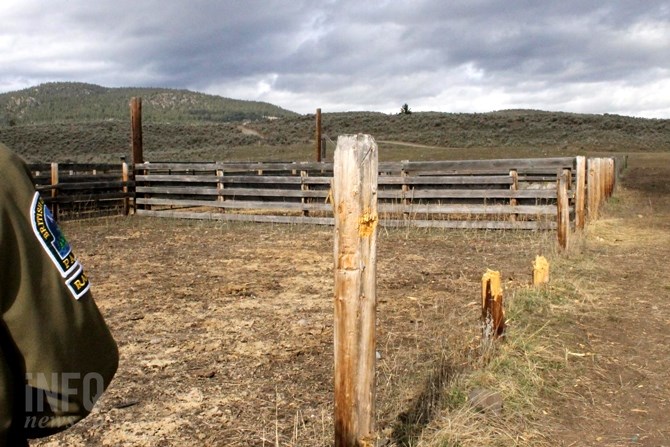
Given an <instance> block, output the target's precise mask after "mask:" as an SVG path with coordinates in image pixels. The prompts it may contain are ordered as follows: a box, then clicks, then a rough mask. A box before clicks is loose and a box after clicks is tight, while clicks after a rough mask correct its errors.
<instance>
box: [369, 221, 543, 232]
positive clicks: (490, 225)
mask: <svg viewBox="0 0 670 447" xmlns="http://www.w3.org/2000/svg"><path fill="white" fill-rule="evenodd" d="M380 225H381V226H383V227H391V228H393V227H417V228H445V229H478V230H554V229H556V222H555V221H515V222H513V221H506V220H493V221H492V220H424V219H417V220H414V219H412V220H409V219H384V218H382V219H381V220H380Z"/></svg>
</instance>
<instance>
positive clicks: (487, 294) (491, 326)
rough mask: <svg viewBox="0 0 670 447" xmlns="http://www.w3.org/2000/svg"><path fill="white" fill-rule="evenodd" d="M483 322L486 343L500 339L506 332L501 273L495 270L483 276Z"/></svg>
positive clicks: (487, 271) (488, 271)
mask: <svg viewBox="0 0 670 447" xmlns="http://www.w3.org/2000/svg"><path fill="white" fill-rule="evenodd" d="M482 321H483V334H482V335H483V337H484V340H485V341H488V340H491V339H495V338H498V337H500V336H501V335H502V334H503V332H504V331H505V310H504V308H503V293H502V287H501V286H500V272H497V271H494V270H486V273H484V275H483V276H482Z"/></svg>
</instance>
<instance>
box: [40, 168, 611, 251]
mask: <svg viewBox="0 0 670 447" xmlns="http://www.w3.org/2000/svg"><path fill="white" fill-rule="evenodd" d="M623 165H624V163H623V160H616V161H615V159H614V158H589V159H588V160H587V159H586V158H584V157H558V158H534V159H533V158H531V159H498V160H461V161H425V162H424V161H422V162H414V161H402V162H382V163H379V172H378V188H379V191H378V200H379V216H380V224H381V225H383V226H396V227H397V226H416V227H437V228H479V229H529V230H538V229H557V230H558V237H559V242H560V245H561V246H563V247H567V246H568V244H569V234H570V230H572V229H575V228H577V229H581V228H583V227H584V224H585V222H586V221H587V219H597V217H598V213H599V209H600V205H601V203H602V202H603V201H604V200H605V199H606V198H607V197H609V196H610V195H611V194H612V192H613V189H614V185H615V180H616V177H617V175H618V172H619V171H620V169H622V168H623ZM30 169H31V171H32V173H33V177H34V179H35V183H36V186H37V188H38V190H40V191H41V192H42V196H43V197H44V199H45V201H46V202H47V203H48V204H49V205H50V206H51V208H52V211H54V215H56V216H58V217H60V218H66V219H67V218H75V219H78V218H85V217H94V216H101V215H114V214H128V212H129V210H131V209H133V210H134V211H135V212H136V213H137V214H138V215H146V216H157V217H171V218H186V219H216V220H226V221H248V222H273V223H293V224H301V223H309V224H323V225H333V224H334V219H333V205H332V196H331V183H332V180H333V164H332V163H325V162H288V163H282V162H242V163H239V162H238V163H162V162H161V163H148V162H147V163H138V164H136V165H134V166H132V165H128V164H126V163H125V162H122V163H119V164H74V163H60V164H57V163H51V164H33V165H30Z"/></svg>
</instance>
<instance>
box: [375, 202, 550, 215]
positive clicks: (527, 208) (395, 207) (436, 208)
mask: <svg viewBox="0 0 670 447" xmlns="http://www.w3.org/2000/svg"><path fill="white" fill-rule="evenodd" d="M379 212H380V213H382V212H385V213H409V214H410V215H411V214H462V215H470V214H471V215H476V214H524V215H531V216H555V215H556V205H516V206H512V205H479V204H450V205H440V204H430V205H422V204H415V205H412V204H410V205H402V204H380V205H379Z"/></svg>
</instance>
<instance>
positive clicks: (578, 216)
mask: <svg viewBox="0 0 670 447" xmlns="http://www.w3.org/2000/svg"><path fill="white" fill-rule="evenodd" d="M576 165H577V166H576V168H577V169H576V171H577V184H576V187H575V226H576V227H577V229H579V230H583V229H584V224H585V223H586V215H585V208H586V197H585V196H586V158H585V157H583V156H578V157H577V159H576Z"/></svg>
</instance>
